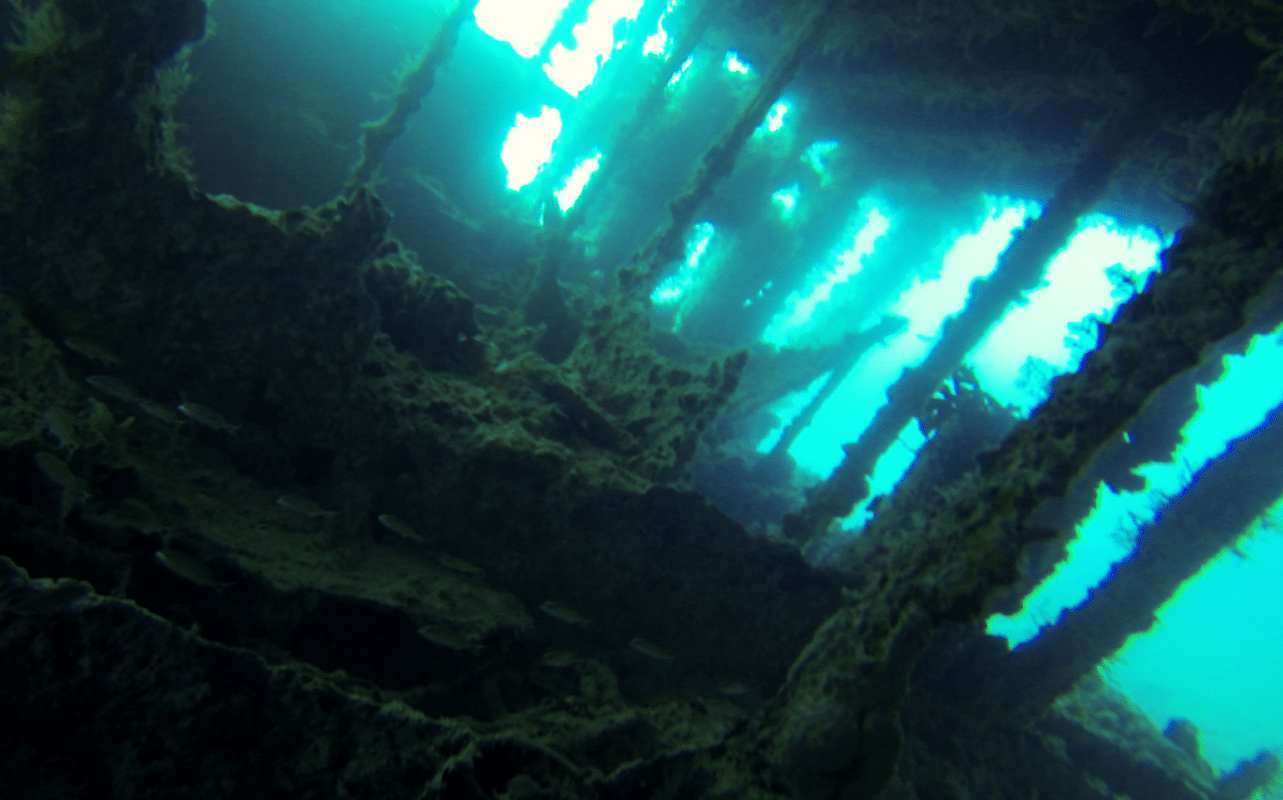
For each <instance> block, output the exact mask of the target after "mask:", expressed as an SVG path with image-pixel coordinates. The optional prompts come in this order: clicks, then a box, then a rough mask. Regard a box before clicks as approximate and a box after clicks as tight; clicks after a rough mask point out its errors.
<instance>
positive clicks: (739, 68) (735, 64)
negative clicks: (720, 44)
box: [722, 50, 753, 76]
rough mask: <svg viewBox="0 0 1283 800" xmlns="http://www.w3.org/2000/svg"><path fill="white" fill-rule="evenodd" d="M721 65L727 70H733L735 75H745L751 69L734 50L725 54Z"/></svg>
mask: <svg viewBox="0 0 1283 800" xmlns="http://www.w3.org/2000/svg"><path fill="white" fill-rule="evenodd" d="M722 66H724V67H726V71H727V72H734V73H735V74H736V75H744V76H747V75H748V74H749V73H751V72H752V70H753V68H752V67H750V66H749V65H748V64H747V63H745V62H743V61H741V60H740V56H739V53H737V52H735V51H734V50H732V51H730V52H729V53H727V54H726V60H725V61H723V62H722Z"/></svg>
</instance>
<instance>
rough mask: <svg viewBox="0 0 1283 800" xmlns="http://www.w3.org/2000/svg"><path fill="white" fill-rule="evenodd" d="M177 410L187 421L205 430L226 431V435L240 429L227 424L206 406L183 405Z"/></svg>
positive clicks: (220, 416) (219, 415) (218, 414)
mask: <svg viewBox="0 0 1283 800" xmlns="http://www.w3.org/2000/svg"><path fill="white" fill-rule="evenodd" d="M178 410H179V411H181V412H183V415H184V416H186V417H187V418H188V419H190V420H192V421H193V422H199V423H200V424H201V425H204V426H205V427H206V428H213V429H214V430H216V431H227V432H228V433H236V432H237V431H238V430H240V429H241V426H240V425H233V424H232V423H230V422H228V421H227V420H226V419H225V418H224V417H223V415H222V414H220V413H218V412H217V411H215V410H214V409H212V408H210V407H208V406H203V405H201V404H200V403H183V404H182V405H180V406H178Z"/></svg>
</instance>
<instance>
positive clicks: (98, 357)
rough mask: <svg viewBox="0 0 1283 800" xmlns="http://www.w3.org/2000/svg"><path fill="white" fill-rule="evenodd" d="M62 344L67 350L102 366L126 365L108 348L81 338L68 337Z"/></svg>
mask: <svg viewBox="0 0 1283 800" xmlns="http://www.w3.org/2000/svg"><path fill="white" fill-rule="evenodd" d="M62 343H63V344H65V345H66V346H67V349H68V350H70V351H72V352H73V353H78V354H79V355H82V356H84V357H85V358H88V359H90V360H92V361H97V362H98V363H100V364H107V365H109V366H114V365H116V364H123V363H124V361H123V360H122V359H121V358H120V356H118V355H116V354H115V353H113V352H111V350H109V349H107V347H105V346H103V345H101V344H98V343H97V342H93V341H90V340H88V339H82V338H81V337H79V336H68V337H67V338H66V339H63V340H62Z"/></svg>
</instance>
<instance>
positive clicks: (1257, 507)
mask: <svg viewBox="0 0 1283 800" xmlns="http://www.w3.org/2000/svg"><path fill="white" fill-rule="evenodd" d="M1280 453H1283V408H1276V409H1275V410H1274V411H1272V412H1271V413H1270V415H1269V417H1268V418H1267V419H1266V421H1265V422H1264V423H1262V424H1261V426H1260V427H1258V428H1257V429H1256V430H1254V431H1252V432H1251V433H1249V434H1247V435H1245V436H1243V437H1240V438H1238V439H1236V440H1234V441H1233V442H1231V443H1230V444H1229V445H1228V447H1227V449H1226V452H1225V454H1224V455H1222V456H1221V457H1220V458H1218V459H1216V460H1214V461H1212V462H1211V463H1209V464H1208V465H1207V466H1206V467H1204V468H1203V469H1202V470H1199V472H1198V474H1196V475H1195V476H1194V478H1193V481H1194V482H1193V484H1192V485H1191V486H1190V487H1189V489H1188V490H1186V491H1185V492H1183V493H1182V494H1181V495H1180V496H1178V497H1176V498H1174V499H1173V500H1172V501H1171V502H1170V503H1168V504H1167V505H1166V506H1164V507H1163V509H1162V510H1161V511H1160V512H1159V514H1158V518H1157V519H1156V520H1155V521H1154V522H1153V523H1151V524H1149V525H1146V526H1145V527H1144V528H1143V529H1142V530H1141V532H1140V537H1139V538H1138V539H1137V541H1136V551H1135V552H1134V553H1133V554H1132V555H1131V556H1129V557H1128V558H1127V559H1126V560H1125V561H1122V562H1120V563H1118V564H1116V565H1115V566H1114V567H1113V568H1112V569H1111V570H1110V572H1109V576H1108V577H1107V578H1106V579H1105V581H1104V583H1103V584H1101V585H1100V586H1098V587H1096V588H1095V589H1093V590H1092V591H1091V593H1090V594H1089V596H1088V599H1087V600H1085V601H1083V603H1082V604H1080V605H1079V606H1078V607H1076V608H1074V609H1072V610H1070V611H1066V612H1065V613H1064V614H1062V615H1061V617H1060V619H1059V621H1057V623H1056V624H1055V625H1054V626H1052V627H1049V628H1046V629H1044V631H1043V632H1042V633H1041V634H1040V635H1039V636H1038V637H1037V638H1035V639H1034V640H1033V641H1031V642H1029V643H1028V644H1026V645H1024V646H1022V647H1020V648H1019V649H1018V650H1016V651H1015V652H1014V653H1011V654H1010V655H1008V656H1007V657H1006V658H1005V659H1003V662H1002V663H1001V664H997V665H993V666H994V667H995V669H992V670H984V671H982V673H981V674H983V675H985V676H987V680H985V682H984V685H983V686H981V687H978V689H979V690H978V691H976V692H975V693H969V695H968V696H970V697H973V698H975V699H976V701H977V702H978V703H979V707H982V708H986V709H990V710H991V711H990V713H992V711H993V710H1001V713H1002V714H1003V715H1004V716H1010V717H1013V718H1017V719H1020V718H1025V717H1029V716H1032V715H1036V714H1038V713H1040V712H1041V711H1042V710H1044V709H1046V708H1047V707H1048V706H1050V705H1051V703H1052V701H1053V700H1055V699H1056V698H1057V697H1059V696H1060V695H1062V694H1064V693H1065V692H1067V691H1069V690H1070V689H1072V688H1073V686H1074V684H1075V683H1077V682H1078V680H1079V679H1080V678H1082V677H1083V676H1084V675H1086V674H1087V673H1089V672H1091V671H1092V670H1094V669H1095V668H1096V665H1097V664H1099V663H1100V662H1101V661H1103V660H1104V659H1105V658H1107V657H1109V656H1110V655H1112V654H1113V653H1114V652H1116V651H1117V650H1118V649H1119V648H1120V647H1122V646H1123V645H1124V644H1125V643H1126V642H1127V638H1128V637H1129V636H1131V635H1132V634H1134V633H1143V632H1145V631H1147V630H1149V629H1150V627H1151V626H1152V625H1153V624H1154V621H1155V616H1154V615H1155V613H1156V612H1157V611H1158V609H1159V607H1161V606H1162V605H1163V604H1164V603H1166V602H1167V601H1168V600H1169V599H1170V598H1171V596H1172V595H1173V594H1175V593H1176V590H1177V589H1179V588H1180V586H1181V584H1183V583H1184V582H1185V581H1186V580H1188V579H1189V578H1192V577H1193V576H1194V575H1196V574H1198V571H1199V570H1200V569H1202V568H1203V566H1204V565H1205V564H1206V563H1207V562H1208V561H1210V560H1211V559H1213V558H1215V557H1216V556H1217V555H1219V554H1220V553H1221V551H1222V550H1224V549H1225V548H1227V547H1232V546H1233V544H1234V542H1235V541H1237V540H1238V538H1239V536H1240V535H1242V533H1243V531H1244V529H1246V528H1247V527H1248V526H1249V525H1250V524H1251V523H1252V521H1253V520H1255V519H1256V518H1257V517H1259V516H1260V515H1261V514H1263V513H1265V511H1266V510H1268V509H1269V507H1270V506H1271V505H1273V504H1274V501H1275V500H1277V499H1278V498H1279V496H1280V495H1283V459H1280V458H1279V454H1280ZM1229 497H1232V498H1234V501H1233V502H1226V498H1229Z"/></svg>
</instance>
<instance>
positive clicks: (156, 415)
mask: <svg viewBox="0 0 1283 800" xmlns="http://www.w3.org/2000/svg"><path fill="white" fill-rule="evenodd" d="M138 407H139V408H141V409H142V410H143V411H145V412H146V413H147V415H148V416H150V417H152V418H153V419H158V420H160V421H161V422H163V423H165V424H166V425H181V424H183V421H182V419H181V418H179V416H178V415H177V414H175V413H174V412H173V411H170V410H169V406H167V405H165V404H164V403H157V402H156V401H155V400H139V401H138Z"/></svg>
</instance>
